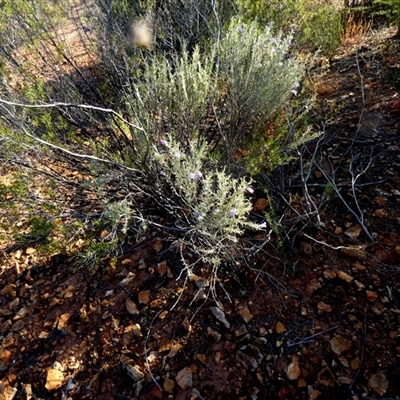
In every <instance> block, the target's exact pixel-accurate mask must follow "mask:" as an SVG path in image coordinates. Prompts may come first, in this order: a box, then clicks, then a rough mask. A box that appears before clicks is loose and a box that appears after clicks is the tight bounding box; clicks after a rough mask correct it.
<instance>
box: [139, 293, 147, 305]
mask: <svg viewBox="0 0 400 400" xmlns="http://www.w3.org/2000/svg"><path fill="white" fill-rule="evenodd" d="M138 298H139V303H140V304H147V303H148V302H149V301H150V290H142V291H141V292H139V293H138Z"/></svg>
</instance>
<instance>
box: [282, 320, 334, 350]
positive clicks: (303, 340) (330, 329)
mask: <svg viewBox="0 0 400 400" xmlns="http://www.w3.org/2000/svg"><path fill="white" fill-rule="evenodd" d="M337 328H339V325H336V326H333V327H332V328H329V329H326V330H324V331H321V332H317V333H314V335H311V336H307V337H305V338H303V339H301V340H299V341H298V342H295V343H292V344H290V345H289V346H288V349H289V348H290V347H293V346H298V345H299V344H304V343H308V342H311V341H313V340H314V338H316V337H317V336H319V335H322V334H323V333H326V332H329V331H333V330H334V329H337Z"/></svg>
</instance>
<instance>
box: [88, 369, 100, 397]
mask: <svg viewBox="0 0 400 400" xmlns="http://www.w3.org/2000/svg"><path fill="white" fill-rule="evenodd" d="M99 387H100V373H97V374H94V375H93V376H92V378H91V379H90V382H89V385H88V386H87V388H88V389H89V390H92V391H94V392H98V390H99Z"/></svg>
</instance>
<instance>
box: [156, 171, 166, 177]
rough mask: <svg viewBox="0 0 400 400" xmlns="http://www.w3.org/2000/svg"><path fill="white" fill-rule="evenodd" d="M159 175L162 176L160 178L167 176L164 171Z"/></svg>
mask: <svg viewBox="0 0 400 400" xmlns="http://www.w3.org/2000/svg"><path fill="white" fill-rule="evenodd" d="M158 175H160V176H166V173H165V172H164V171H160V172H159V173H158Z"/></svg>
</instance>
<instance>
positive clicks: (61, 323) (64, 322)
mask: <svg viewBox="0 0 400 400" xmlns="http://www.w3.org/2000/svg"><path fill="white" fill-rule="evenodd" d="M71 315H72V314H71V313H65V314H62V315H60V318H59V319H58V323H57V329H59V330H60V331H63V330H65V328H66V327H67V326H68V320H69V318H70V317H71Z"/></svg>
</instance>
